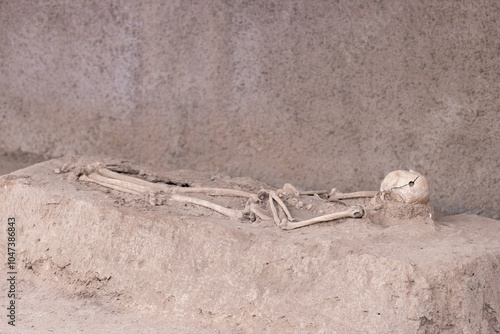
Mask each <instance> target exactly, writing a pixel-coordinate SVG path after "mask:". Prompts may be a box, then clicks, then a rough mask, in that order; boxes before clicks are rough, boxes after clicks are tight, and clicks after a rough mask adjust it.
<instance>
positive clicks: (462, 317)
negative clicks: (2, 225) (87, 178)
mask: <svg viewBox="0 0 500 334" xmlns="http://www.w3.org/2000/svg"><path fill="white" fill-rule="evenodd" d="M67 161H71V163H74V164H77V165H78V164H87V163H90V162H93V161H95V159H93V158H72V159H61V160H53V161H49V162H46V163H42V164H38V165H35V166H32V167H30V168H27V169H24V170H20V171H17V172H15V173H12V174H9V175H5V176H2V177H0V189H1V192H0V201H1V203H4V204H3V205H2V206H1V207H0V219H2V221H6V219H7V217H10V216H14V217H16V220H17V224H18V226H17V228H18V234H17V238H18V240H19V241H18V242H19V246H18V247H19V248H18V262H19V265H20V269H19V271H20V274H19V275H20V276H21V277H25V278H29V277H33V276H37V279H42V280H46V281H47V282H49V281H51V282H57V284H58V286H59V288H60V290H61V291H63V292H64V293H65V294H66V295H68V296H70V297H71V298H73V299H82V298H84V299H85V298H87V299H90V300H95V301H101V302H102V301H106V303H108V304H110V305H112V307H114V308H115V309H116V310H117V311H116V312H125V311H126V312H144V313H147V314H149V315H152V316H155V317H159V318H160V319H164V320H165V321H166V322H168V320H169V319H175V320H176V321H179V320H181V321H184V322H185V323H198V324H201V325H202V326H205V327H204V328H205V329H206V328H213V329H214V330H220V331H222V332H226V331H227V332H233V333H234V332H242V333H246V332H264V331H269V332H280V333H288V332H294V333H308V332H314V333H327V332H328V333H346V332H349V333H366V332H371V333H436V332H443V331H445V330H449V331H450V332H453V333H455V332H458V333H494V332H495V331H497V332H498V331H500V325H499V322H498V320H499V312H500V287H499V281H498V277H500V241H499V240H500V223H499V222H498V221H496V220H492V219H487V218H481V217H478V216H474V215H466V214H462V215H456V216H445V217H441V218H439V219H438V220H437V221H436V223H435V224H433V223H431V222H430V221H427V223H425V222H424V221H422V220H413V221H397V220H394V219H393V218H390V217H388V218H387V219H392V221H390V222H388V224H385V226H382V225H377V224H374V223H372V222H371V221H370V220H368V219H346V220H343V221H340V222H337V223H328V224H320V225H317V226H312V227H308V228H303V229H300V230H296V231H291V232H284V231H281V230H279V229H278V228H276V227H275V226H273V225H255V224H242V223H238V222H233V221H229V220H227V219H225V218H224V217H222V216H219V215H218V214H216V213H213V212H211V211H210V210H208V209H204V208H198V207H192V206H184V205H182V204H179V203H170V202H169V203H167V205H165V206H160V207H152V206H149V204H147V203H146V202H145V201H144V199H141V198H136V197H133V196H131V195H126V194H122V193H117V192H115V191H106V190H105V189H104V188H102V187H99V186H95V185H89V184H85V183H81V182H79V181H75V180H72V176H71V175H70V174H64V173H63V174H54V172H53V171H54V169H55V168H58V167H59V168H60V167H61V166H62V165H64V164H65V163H66V162H67ZM137 169H142V170H147V169H145V168H143V167H137ZM148 173H152V172H148ZM158 175H163V176H166V177H167V178H169V179H171V180H178V181H179V182H181V181H182V182H188V183H193V182H194V183H196V184H211V182H221V183H226V184H232V185H233V186H235V187H236V186H238V185H240V186H241V187H247V186H251V185H252V184H254V185H255V186H260V185H261V184H260V183H257V182H255V181H252V180H250V179H231V178H228V177H224V176H222V175H216V174H213V175H209V174H201V173H195V172H189V171H183V172H166V171H163V172H161V173H158ZM1 238H2V240H5V229H2V232H1ZM4 258H5V257H4ZM201 325H200V326H201ZM159 328H161V327H159Z"/></svg>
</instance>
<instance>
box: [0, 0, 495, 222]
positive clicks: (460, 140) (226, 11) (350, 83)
mask: <svg viewBox="0 0 500 334" xmlns="http://www.w3.org/2000/svg"><path fill="white" fill-rule="evenodd" d="M499 18H500V5H499V4H498V3H497V2H496V1H493V0H491V1H472V0H470V1H460V2H457V1H452V0H447V1H439V2H435V1H430V0H429V1H421V2H418V3H417V2H414V1H411V0H407V1H404V0H401V1H379V2H367V1H361V0H360V1H329V0H314V1H310V0H299V1H289V0H279V1H262V0H261V1H258V0H257V1H243V0H242V1H229V0H215V1H183V0H178V1H174V0H171V1H147V2H142V1H141V2H140V1H131V0H129V1H125V0H122V1H111V0H107V1H85V2H74V1H64V0H47V1H6V0H0V45H1V47H0V122H1V123H0V149H1V150H4V151H6V152H18V151H23V152H30V153H34V154H40V155H44V156H47V157H58V156H63V155H72V154H87V155H93V154H101V155H106V156H111V157H121V158H126V159H131V160H134V161H138V162H141V163H146V164H150V165H152V166H154V167H162V168H186V169H195V170H205V171H221V172H226V173H229V174H231V175H233V176H239V175H246V176H251V177H253V178H257V179H261V180H263V181H265V182H267V183H269V184H271V185H274V186H281V185H282V184H283V183H284V182H291V183H293V184H295V185H297V186H299V187H302V188H307V189H311V188H318V187H320V188H331V187H337V188H339V189H341V190H344V191H352V190H360V189H367V190H371V189H377V187H378V185H379V183H380V181H381V179H382V178H383V176H384V175H385V174H386V173H387V172H389V171H390V170H393V169H410V168H411V169H416V170H418V171H420V172H422V173H423V174H425V175H426V176H427V177H428V179H429V181H430V182H431V186H432V191H433V195H432V197H431V200H432V202H433V204H434V206H435V207H437V208H439V209H444V210H450V211H455V212H462V211H468V212H473V213H480V214H483V215H486V216H489V217H495V218H499V217H500V208H499V207H498V203H499V202H500V192H498V184H499V183H500V173H498V171H499V170H500V149H499V147H500V122H499V106H500V100H499V98H500V40H499V39H498V36H499V34H500V24H499V22H498V20H499Z"/></svg>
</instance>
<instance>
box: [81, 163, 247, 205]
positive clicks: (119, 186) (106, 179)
mask: <svg viewBox="0 0 500 334" xmlns="http://www.w3.org/2000/svg"><path fill="white" fill-rule="evenodd" d="M80 179H81V180H82V181H90V182H94V183H97V184H99V185H101V186H104V187H108V188H112V189H115V190H119V191H123V192H128V193H132V194H135V195H140V194H145V193H148V192H154V191H164V192H165V193H167V194H179V193H180V194H187V193H200V194H206V195H211V196H233V197H246V198H255V197H256V195H255V194H252V193H249V192H246V191H242V190H237V189H224V188H203V187H169V186H168V185H166V184H164V183H154V182H148V181H145V180H142V179H139V178H136V177H132V176H128V175H124V174H120V173H116V172H113V171H111V170H109V169H107V168H100V169H99V170H98V171H97V172H93V173H90V174H89V175H88V176H86V175H85V174H83V175H82V176H80Z"/></svg>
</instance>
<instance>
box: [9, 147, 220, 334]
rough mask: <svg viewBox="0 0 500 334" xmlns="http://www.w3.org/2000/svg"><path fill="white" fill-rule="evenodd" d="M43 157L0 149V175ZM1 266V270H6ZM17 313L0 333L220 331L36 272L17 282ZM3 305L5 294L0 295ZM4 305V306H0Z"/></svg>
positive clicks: (41, 159) (176, 333)
mask: <svg viewBox="0 0 500 334" xmlns="http://www.w3.org/2000/svg"><path fill="white" fill-rule="evenodd" d="M43 160H45V159H44V157H42V156H38V155H34V154H24V153H15V154H7V153H5V152H3V153H0V175H4V174H8V173H10V172H13V171H15V170H18V169H21V168H25V167H28V166H30V165H33V164H35V163H38V162H41V161H43ZM4 269H5V268H4V267H3V268H2V272H5V270H4ZM18 287H19V296H20V297H19V313H18V314H19V317H18V320H17V326H16V328H12V327H11V326H8V325H6V323H5V321H2V323H1V324H0V329H1V330H0V331H1V333H5V334H10V333H13V334H14V333H15V334H19V333H23V334H41V333H55V334H57V333H60V334H63V333H64V334H65V333H116V334H120V333H125V334H128V333H130V334H135V333H151V334H156V333H172V334H184V333H193V334H195V333H207V334H208V333H221V331H218V330H214V329H206V327H203V326H202V325H199V324H198V325H194V324H191V325H186V322H185V321H184V322H182V321H180V320H177V321H176V320H173V319H169V320H168V321H165V319H163V318H161V317H158V316H153V315H150V314H147V313H137V312H130V311H125V310H123V309H120V308H117V307H116V306H115V305H113V304H111V303H110V302H109V301H103V300H99V299H95V298H83V299H82V298H77V297H74V296H68V295H67V294H64V293H63V292H62V291H61V288H60V286H59V285H58V284H57V283H54V282H51V281H50V280H47V279H42V278H40V277H37V276H36V275H30V276H29V277H23V278H22V279H21V280H20V282H19V285H18ZM0 303H1V305H2V306H4V305H7V303H8V302H7V298H6V295H5V294H3V293H2V295H1V296H0ZM2 308H3V307H2Z"/></svg>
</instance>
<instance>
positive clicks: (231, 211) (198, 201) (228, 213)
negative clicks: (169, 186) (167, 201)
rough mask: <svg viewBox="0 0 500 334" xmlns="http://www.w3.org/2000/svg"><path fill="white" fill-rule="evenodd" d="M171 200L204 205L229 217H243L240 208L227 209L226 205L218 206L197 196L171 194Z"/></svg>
mask: <svg viewBox="0 0 500 334" xmlns="http://www.w3.org/2000/svg"><path fill="white" fill-rule="evenodd" d="M171 200H172V201H177V202H182V203H189V204H195V205H200V206H204V207H206V208H209V209H211V210H214V211H215V212H218V213H221V214H223V215H224V216H226V217H229V218H231V219H241V218H243V211H242V210H234V209H228V208H226V207H223V206H220V205H218V204H215V203H212V202H209V201H205V200H202V199H199V198H195V197H190V196H183V195H173V196H172V198H171Z"/></svg>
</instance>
